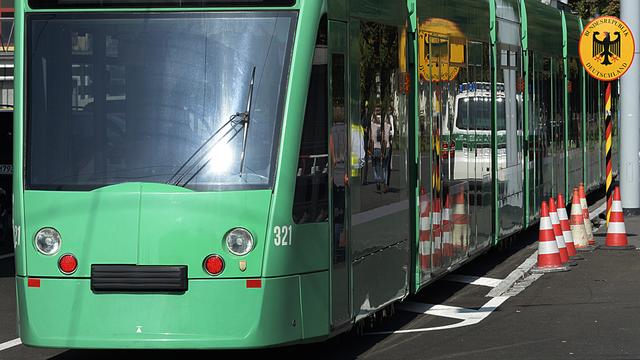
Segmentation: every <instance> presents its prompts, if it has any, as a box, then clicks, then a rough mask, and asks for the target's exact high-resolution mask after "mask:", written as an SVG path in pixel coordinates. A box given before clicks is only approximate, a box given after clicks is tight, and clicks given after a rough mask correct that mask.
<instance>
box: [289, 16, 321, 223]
mask: <svg viewBox="0 0 640 360" xmlns="http://www.w3.org/2000/svg"><path fill="white" fill-rule="evenodd" d="M327 51H328V49H327V22H326V19H323V20H322V21H321V22H320V29H319V30H318V39H317V40H316V49H315V54H314V57H313V68H312V70H311V80H310V82H309V93H308V95H307V108H306V111H305V115H304V125H303V126H304V127H303V130H302V141H301V143H300V156H299V158H298V167H297V173H296V191H295V196H294V200H293V220H294V221H295V222H296V224H306V223H317V222H325V221H327V219H328V215H329V211H328V209H329V193H328V189H329V186H328V179H329V168H328V164H329V162H328V160H329V154H328V149H329V143H328V139H329V135H328V120H327V119H328V113H327V110H328V108H329V105H328V87H327V84H328V79H327V76H328V75H327V74H328V58H327V54H328V52H327Z"/></svg>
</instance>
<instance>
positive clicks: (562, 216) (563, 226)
mask: <svg viewBox="0 0 640 360" xmlns="http://www.w3.org/2000/svg"><path fill="white" fill-rule="evenodd" d="M558 219H559V220H560V230H562V236H563V237H564V242H565V244H566V245H567V253H568V254H569V258H570V259H575V260H577V259H578V257H577V252H576V246H575V244H574V243H573V235H572V234H571V226H570V225H569V216H568V215H567V207H566V206H565V203H564V196H562V194H558ZM579 259H580V260H582V259H583V258H582V257H580V258H579Z"/></svg>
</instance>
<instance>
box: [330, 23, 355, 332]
mask: <svg viewBox="0 0 640 360" xmlns="http://www.w3.org/2000/svg"><path fill="white" fill-rule="evenodd" d="M347 39H348V37H347V26H346V24H345V23H342V22H338V21H329V81H330V83H329V99H330V101H329V129H330V131H329V157H330V159H329V164H331V172H330V181H329V183H330V186H331V217H330V218H331V325H332V327H333V328H334V329H335V328H337V327H340V326H342V325H344V324H345V323H347V322H349V321H350V320H351V311H350V309H351V291H350V289H351V286H350V279H351V276H350V272H351V267H350V264H351V261H350V259H349V257H350V251H349V249H350V246H349V231H348V229H349V224H348V219H349V218H350V216H348V214H349V209H348V206H347V204H348V202H347V199H348V198H349V184H348V175H349V173H348V169H349V162H348V160H349V159H350V157H349V153H348V151H349V144H348V139H349V136H348V128H349V127H348V126H347V124H348V123H349V122H348V118H347V114H348V111H347V106H348V103H347V101H346V94H347V88H346V87H347V59H348V54H347Z"/></svg>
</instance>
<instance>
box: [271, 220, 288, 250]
mask: <svg viewBox="0 0 640 360" xmlns="http://www.w3.org/2000/svg"><path fill="white" fill-rule="evenodd" d="M273 235H274V237H273V244H274V245H275V246H291V225H283V226H275V227H274V228H273Z"/></svg>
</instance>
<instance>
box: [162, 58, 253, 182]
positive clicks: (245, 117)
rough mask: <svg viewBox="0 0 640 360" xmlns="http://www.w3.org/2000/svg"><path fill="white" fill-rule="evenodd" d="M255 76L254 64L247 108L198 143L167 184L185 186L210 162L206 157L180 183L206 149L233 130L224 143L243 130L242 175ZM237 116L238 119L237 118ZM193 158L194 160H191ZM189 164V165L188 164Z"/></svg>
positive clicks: (201, 157)
mask: <svg viewBox="0 0 640 360" xmlns="http://www.w3.org/2000/svg"><path fill="white" fill-rule="evenodd" d="M255 76H256V67H255V66H254V67H253V71H252V74H251V82H250V83H249V94H248V97H249V98H248V100H247V110H246V111H245V112H242V113H235V114H233V115H231V118H229V120H228V121H227V122H225V123H224V124H222V126H220V128H218V130H216V131H215V132H214V133H213V135H211V136H210V137H209V138H208V139H207V140H206V141H205V142H204V143H203V144H202V145H200V147H199V148H198V149H196V151H195V152H194V153H193V154H192V155H191V156H190V157H189V158H188V159H187V160H186V161H185V162H184V163H183V164H182V165H181V166H180V168H179V169H178V170H177V171H176V172H175V173H174V174H173V175H172V176H171V177H170V178H169V180H168V181H167V182H166V183H167V184H172V185H176V186H182V187H185V186H187V184H189V183H190V182H191V181H192V180H193V179H194V178H195V177H196V176H198V174H199V173H200V172H202V170H203V169H204V168H205V167H207V165H208V164H209V163H210V162H211V158H209V159H207V161H205V162H204V164H202V165H201V166H200V167H199V168H198V169H197V170H196V171H195V172H193V174H192V175H191V177H189V179H187V180H186V181H184V182H183V183H182V184H180V183H181V182H182V181H183V180H184V178H185V177H187V175H189V173H191V172H192V171H193V170H194V169H195V168H196V167H197V166H198V164H200V162H202V160H204V158H205V157H206V156H207V153H208V151H209V150H210V149H213V148H215V147H216V146H217V145H218V144H219V143H220V142H221V141H222V140H224V138H226V137H227V135H229V134H230V133H232V132H233V134H232V135H231V138H229V139H228V140H227V142H226V144H229V143H230V142H231V141H233V139H235V138H236V136H238V134H239V133H240V131H244V136H243V139H242V155H241V160H240V176H241V177H242V172H243V169H244V160H245V151H246V146H247V135H248V131H249V122H250V119H251V106H252V103H253V87H254V82H255ZM238 118H240V119H239V120H238ZM229 125H231V128H230V129H229V130H228V131H227V132H226V133H224V135H222V136H221V137H220V138H219V139H218V140H217V141H215V142H214V143H213V144H211V142H212V141H213V140H214V139H215V138H216V136H217V135H218V134H220V132H222V130H223V129H224V128H226V127H227V126H229ZM239 126H242V128H240V129H239V128H238V127H239ZM205 149H207V151H203V150H205ZM194 159H196V160H195V161H193V160H194ZM189 164H191V165H190V166H188V165H189ZM187 166H188V168H187ZM185 169H186V170H185ZM183 170H184V171H183ZM180 174H182V175H180Z"/></svg>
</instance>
